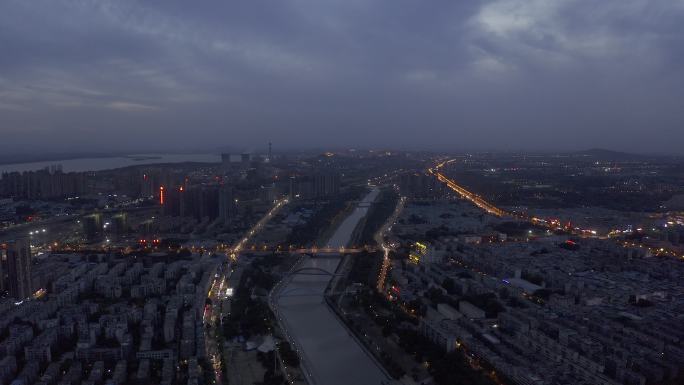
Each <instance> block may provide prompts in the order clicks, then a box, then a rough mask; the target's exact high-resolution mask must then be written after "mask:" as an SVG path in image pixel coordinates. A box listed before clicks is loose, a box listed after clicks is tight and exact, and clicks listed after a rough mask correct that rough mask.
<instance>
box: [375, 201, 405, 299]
mask: <svg viewBox="0 0 684 385" xmlns="http://www.w3.org/2000/svg"><path fill="white" fill-rule="evenodd" d="M405 203H406V197H401V198H400V199H399V201H398V202H397V206H396V207H395V208H394V212H393V213H392V215H391V216H390V217H389V218H388V219H387V221H386V222H385V224H384V225H382V228H380V230H378V232H377V233H375V236H374V238H375V242H376V243H377V244H378V245H380V247H381V248H382V251H383V258H382V266H381V267H380V274H379V275H378V283H377V288H378V291H379V292H382V291H383V289H384V286H385V279H386V278H387V271H388V270H389V266H390V262H391V261H390V258H389V253H390V251H391V250H392V249H391V246H390V245H387V244H386V243H385V240H384V237H385V233H387V232H388V231H391V230H392V225H394V222H396V220H397V218H398V217H399V214H401V211H402V210H403V209H404V204H405Z"/></svg>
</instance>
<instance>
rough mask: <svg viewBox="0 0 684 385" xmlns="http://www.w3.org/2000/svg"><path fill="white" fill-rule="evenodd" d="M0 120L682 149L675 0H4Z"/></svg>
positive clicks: (294, 142)
mask: <svg viewBox="0 0 684 385" xmlns="http://www.w3.org/2000/svg"><path fill="white" fill-rule="evenodd" d="M0 134H1V136H0V151H1V152H3V153H4V154H12V153H26V152H40V151H43V152H84V151H146V150H180V149H186V150H191V149H216V148H219V147H236V148H265V147H266V143H267V142H268V141H272V142H273V143H274V148H276V149H284V148H288V149H295V148H314V147H316V148H340V147H345V146H352V147H357V148H368V147H383V148H398V149H432V150H470V149H472V150H535V151H538V150H543V151H557V150H582V149H588V148H595V147H603V148H609V149H613V150H620V151H633V152H642V153H679V154H684V147H683V146H682V144H683V143H684V1H682V0H667V1H663V0H599V1H597V0H492V1H454V0H449V1H419V0H412V1H409V0H387V1H373V0H339V1H327V0H312V1H304V0H295V1H287V0H283V1H261V0H250V1H241V2H237V1H226V0H224V1H218V0H216V1H212V0H207V1H187V0H185V1H170V0H164V1H128V0H112V1H88V0H79V1H76V0H74V1H67V0H44V1H41V0H3V1H2V2H1V3H0Z"/></svg>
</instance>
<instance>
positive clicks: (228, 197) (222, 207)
mask: <svg viewBox="0 0 684 385" xmlns="http://www.w3.org/2000/svg"><path fill="white" fill-rule="evenodd" d="M235 215H236V208H235V194H234V192H233V188H232V187H231V186H228V185H224V186H221V189H220V190H219V219H220V220H221V222H223V223H224V224H227V223H229V222H230V221H231V220H233V218H234V217H235Z"/></svg>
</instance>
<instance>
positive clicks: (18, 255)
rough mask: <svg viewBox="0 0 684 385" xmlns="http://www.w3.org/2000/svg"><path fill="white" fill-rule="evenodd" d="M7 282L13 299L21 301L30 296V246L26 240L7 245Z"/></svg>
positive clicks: (18, 240)
mask: <svg viewBox="0 0 684 385" xmlns="http://www.w3.org/2000/svg"><path fill="white" fill-rule="evenodd" d="M7 282H8V286H9V293H10V296H12V297H13V298H16V299H18V300H23V299H25V298H29V297H30V296H31V294H32V292H33V291H32V287H31V244H30V242H29V240H28V239H17V240H16V241H14V242H11V243H10V244H9V245H8V248H7Z"/></svg>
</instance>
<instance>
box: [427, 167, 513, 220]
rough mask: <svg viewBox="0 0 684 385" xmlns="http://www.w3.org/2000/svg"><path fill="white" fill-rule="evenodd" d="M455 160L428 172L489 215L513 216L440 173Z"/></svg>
mask: <svg viewBox="0 0 684 385" xmlns="http://www.w3.org/2000/svg"><path fill="white" fill-rule="evenodd" d="M452 161H453V160H450V161H446V162H442V163H440V164H438V165H437V166H435V168H434V169H432V168H431V169H429V170H428V171H429V172H430V173H431V174H432V175H434V176H436V177H437V179H439V180H440V181H441V182H444V183H446V185H447V186H448V187H449V188H450V189H451V190H453V191H454V192H456V193H457V194H458V195H460V196H461V197H463V198H464V199H467V200H469V201H470V202H472V203H473V204H474V205H475V206H477V207H479V208H481V209H482V210H484V211H486V212H487V213H489V214H492V215H496V216H497V217H507V216H512V215H511V214H509V213H507V212H506V211H504V210H502V209H500V208H498V207H496V206H494V205H493V204H491V203H489V202H487V201H486V200H484V199H483V198H482V197H481V196H479V195H477V194H475V193H473V192H471V191H468V190H467V189H466V188H465V187H463V186H460V185H458V184H457V183H456V182H455V181H454V180H453V179H450V178H448V177H447V176H446V175H444V174H442V173H441V172H439V170H440V169H441V168H442V167H444V165H446V164H448V163H451V162H452Z"/></svg>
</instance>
